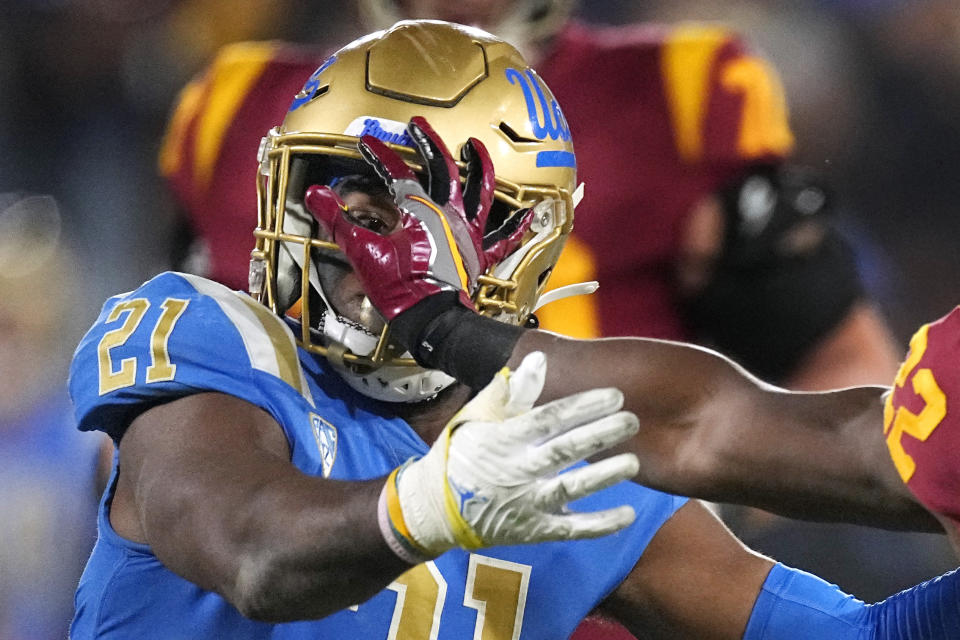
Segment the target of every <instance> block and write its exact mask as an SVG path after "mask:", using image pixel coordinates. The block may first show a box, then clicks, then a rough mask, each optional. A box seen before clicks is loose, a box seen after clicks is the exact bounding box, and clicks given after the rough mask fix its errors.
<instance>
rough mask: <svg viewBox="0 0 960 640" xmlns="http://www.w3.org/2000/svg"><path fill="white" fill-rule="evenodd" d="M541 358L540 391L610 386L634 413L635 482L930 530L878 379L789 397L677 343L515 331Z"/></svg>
mask: <svg viewBox="0 0 960 640" xmlns="http://www.w3.org/2000/svg"><path fill="white" fill-rule="evenodd" d="M534 349H538V350H543V351H545V352H546V353H547V354H548V367H547V373H548V380H547V389H546V391H545V394H544V395H548V396H552V395H553V394H562V393H569V392H570V391H572V390H573V389H579V388H589V387H593V386H607V385H612V386H616V387H618V388H620V389H621V390H623V391H624V394H625V397H626V401H625V405H624V406H625V408H626V409H628V410H629V411H631V412H633V413H635V414H636V415H637V417H638V418H639V420H640V425H641V428H640V433H639V434H638V435H637V436H636V437H635V438H634V439H633V441H632V443H631V444H632V447H631V449H630V450H631V451H633V452H634V453H636V454H637V456H638V457H639V459H640V474H639V476H638V477H637V480H638V481H639V482H641V483H643V484H646V485H649V486H652V487H655V488H657V489H661V490H663V491H667V492H671V493H679V494H683V495H691V496H695V497H699V498H704V499H708V500H715V501H720V502H734V503H739V504H748V505H752V506H758V507H762V508H765V509H768V510H771V511H774V512H776V513H780V514H783V515H788V516H792V517H798V518H804V519H815V520H831V521H843V522H856V523H861V524H872V525H875V526H881V527H886V528H893V529H915V530H922V531H940V530H941V529H940V528H939V526H938V525H937V524H936V522H935V520H934V519H933V518H932V517H931V516H930V515H929V514H928V513H927V512H926V511H925V510H924V509H923V508H922V507H920V505H918V504H917V503H916V502H915V501H914V499H913V498H912V496H911V495H910V494H909V492H908V491H907V490H906V489H905V488H904V487H903V484H902V483H901V482H900V481H899V478H897V477H896V473H895V471H894V469H893V466H892V464H891V463H890V461H889V456H888V454H887V452H886V449H885V445H884V441H883V438H882V406H881V401H880V397H881V394H882V392H883V389H882V388H880V387H863V388H857V389H850V390H845V391H840V392H828V393H818V394H813V393H791V392H787V391H783V390H780V389H777V388H775V387H771V386H769V385H765V384H764V383H762V382H760V381H758V380H756V379H755V378H753V377H752V376H750V375H749V374H747V373H745V372H744V371H743V370H742V369H740V368H739V367H737V366H736V365H734V364H732V363H731V362H730V361H729V360H727V359H726V358H723V357H722V356H720V355H718V354H716V353H714V352H712V351H709V350H706V349H702V348H698V347H692V346H689V345H682V344H678V343H672V342H665V341H657V340H644V339H636V338H618V339H608V340H594V341H577V340H570V339H566V338H562V337H559V336H556V335H553V334H548V333H545V332H539V331H531V332H526V333H525V334H524V335H523V336H522V337H521V338H520V340H519V342H518V343H517V347H516V349H515V351H514V356H513V358H517V357H518V356H519V355H520V354H522V353H525V352H526V351H528V350H534Z"/></svg>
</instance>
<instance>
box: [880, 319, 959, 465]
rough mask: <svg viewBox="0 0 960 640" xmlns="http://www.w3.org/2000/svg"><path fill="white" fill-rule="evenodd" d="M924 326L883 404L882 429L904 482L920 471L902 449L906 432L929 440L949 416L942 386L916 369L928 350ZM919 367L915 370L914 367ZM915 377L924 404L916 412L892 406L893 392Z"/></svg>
mask: <svg viewBox="0 0 960 640" xmlns="http://www.w3.org/2000/svg"><path fill="white" fill-rule="evenodd" d="M929 328H930V326H929V325H924V326H923V327H921V328H920V330H919V331H917V333H916V334H914V336H913V338H912V339H911V340H910V356H909V357H908V358H907V359H906V361H904V363H903V365H901V367H900V371H899V372H897V379H896V382H895V386H894V388H893V389H892V390H891V391H890V393H889V394H887V400H886V403H885V404H884V407H883V432H884V433H885V434H886V435H887V447H888V448H889V449H890V457H891V458H892V459H893V464H894V465H895V466H896V467H897V471H898V472H899V473H900V477H901V478H902V479H903V481H904V482H909V481H910V478H912V477H913V474H914V472H915V471H916V470H917V464H916V462H914V460H913V458H912V457H911V456H910V454H908V453H907V452H906V450H905V449H904V448H903V434H907V435H909V436H912V437H913V438H916V439H917V440H919V441H920V442H926V440H927V438H929V437H930V435H931V434H932V433H933V431H934V429H936V428H937V427H938V426H939V425H940V422H941V421H942V420H943V418H944V417H945V416H946V415H947V397H946V395H945V394H944V393H943V390H941V389H940V385H938V384H937V381H936V379H935V378H934V377H933V372H932V371H931V370H930V369H927V368H923V369H917V365H918V364H920V360H921V359H922V358H923V354H924V353H925V352H926V351H927V331H928V330H929ZM915 369H916V372H914V370H915ZM911 373H912V374H913V376H912V385H913V391H914V393H916V394H917V395H918V396H920V397H921V398H922V399H923V402H924V407H923V409H922V410H921V411H920V413H913V412H912V411H910V410H909V409H907V408H906V407H905V406H900V407H896V410H894V406H893V394H894V392H895V391H896V390H897V389H901V388H903V386H904V385H905V384H906V383H907V378H908V377H910V374H911Z"/></svg>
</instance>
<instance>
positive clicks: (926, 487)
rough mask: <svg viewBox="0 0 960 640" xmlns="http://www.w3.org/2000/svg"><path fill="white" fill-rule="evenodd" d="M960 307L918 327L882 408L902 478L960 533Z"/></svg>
mask: <svg viewBox="0 0 960 640" xmlns="http://www.w3.org/2000/svg"><path fill="white" fill-rule="evenodd" d="M958 362H960V307H957V308H956V309H954V310H953V311H951V312H950V313H949V314H947V315H946V316H944V317H943V318H941V319H940V320H937V321H936V322H934V323H932V324H928V325H924V326H922V327H920V330H919V331H917V333H916V334H914V336H913V338H912V339H911V340H910V353H909V354H908V355H907V359H906V360H905V361H904V363H903V365H901V367H900V371H899V372H898V373H897V379H896V381H895V383H894V386H893V390H892V391H891V393H890V394H889V395H888V396H887V401H886V404H885V405H884V412H883V414H884V415H883V432H884V434H885V435H886V438H887V446H888V448H889V449H890V457H891V458H892V459H893V463H894V465H895V466H896V468H897V471H898V472H899V473H900V477H901V478H902V479H903V481H904V482H906V483H907V486H908V487H909V488H910V490H911V491H912V492H913V494H914V495H915V496H916V497H917V499H918V500H919V501H920V502H921V503H922V504H923V505H924V506H925V507H927V508H928V509H929V510H930V511H932V512H934V513H936V514H939V515H941V516H943V517H944V518H945V519H947V520H949V521H950V522H951V523H952V524H953V525H954V526H955V527H956V528H957V532H958V533H960V405H958V406H955V405H954V404H953V403H954V402H960V366H957V363H958Z"/></svg>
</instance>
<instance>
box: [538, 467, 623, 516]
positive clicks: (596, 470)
mask: <svg viewBox="0 0 960 640" xmlns="http://www.w3.org/2000/svg"><path fill="white" fill-rule="evenodd" d="M639 470H640V462H639V461H638V460H637V456H635V455H634V454H632V453H621V454H620V455H616V456H612V457H610V458H605V459H603V460H600V461H599V462H594V463H591V464H588V465H585V466H582V467H579V468H577V469H573V470H571V471H568V472H566V473H561V474H560V475H558V476H556V477H555V478H551V479H550V480H548V481H547V482H544V483H543V484H542V485H541V486H540V487H539V488H538V489H537V493H536V497H535V498H534V503H535V504H536V505H537V507H539V508H540V509H543V510H544V511H556V510H557V509H560V508H562V507H563V506H564V505H566V504H567V503H568V502H573V501H574V500H579V499H580V498H585V497H587V496H589V495H592V494H594V493H596V492H597V491H602V490H604V489H606V488H607V487H612V486H613V485H615V484H617V483H619V482H623V481H624V480H629V479H630V478H633V477H634V476H636V475H637V472H638V471H639Z"/></svg>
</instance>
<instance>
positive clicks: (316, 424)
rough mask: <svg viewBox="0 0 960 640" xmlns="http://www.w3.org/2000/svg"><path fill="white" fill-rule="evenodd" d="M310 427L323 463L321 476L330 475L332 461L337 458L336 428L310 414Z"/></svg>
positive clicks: (326, 476)
mask: <svg viewBox="0 0 960 640" xmlns="http://www.w3.org/2000/svg"><path fill="white" fill-rule="evenodd" d="M310 429H311V430H312V431H313V437H314V439H315V440H316V441H317V449H319V450H320V462H321V464H322V465H323V477H324V478H328V477H330V472H331V471H332V470H333V463H334V461H335V460H336V459H337V428H336V427H335V426H333V425H332V424H330V423H329V422H327V421H326V420H324V419H323V418H321V417H320V416H318V415H317V414H315V413H311V414H310Z"/></svg>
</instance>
